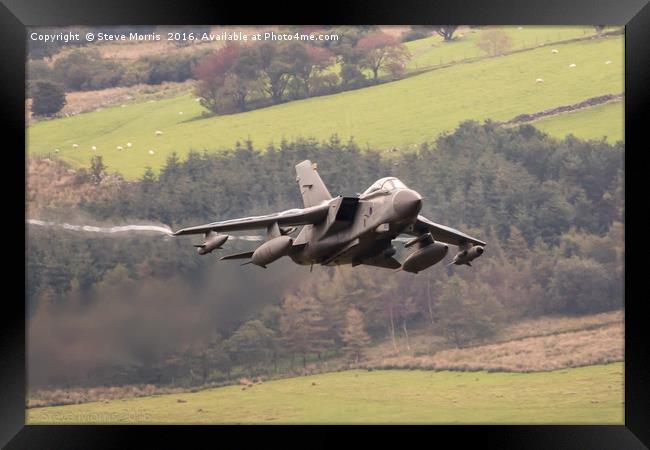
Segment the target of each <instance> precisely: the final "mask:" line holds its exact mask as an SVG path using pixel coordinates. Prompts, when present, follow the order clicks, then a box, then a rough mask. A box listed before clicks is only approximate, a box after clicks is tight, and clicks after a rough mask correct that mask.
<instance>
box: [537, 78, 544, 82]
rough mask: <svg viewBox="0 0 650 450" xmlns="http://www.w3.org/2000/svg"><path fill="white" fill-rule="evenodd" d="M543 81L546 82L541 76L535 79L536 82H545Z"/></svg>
mask: <svg viewBox="0 0 650 450" xmlns="http://www.w3.org/2000/svg"><path fill="white" fill-rule="evenodd" d="M543 82H544V80H542V79H541V78H538V79H536V80H535V83H543Z"/></svg>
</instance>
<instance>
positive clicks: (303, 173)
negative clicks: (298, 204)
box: [296, 159, 332, 208]
mask: <svg viewBox="0 0 650 450" xmlns="http://www.w3.org/2000/svg"><path fill="white" fill-rule="evenodd" d="M296 181H297V182H298V186H299V187H300V195H302V202H303V204H304V206H305V208H308V207H310V206H315V205H318V204H320V203H321V202H322V201H323V200H330V199H331V198H332V195H331V194H330V193H329V191H328V190H327V188H326V187H325V183H323V180H321V178H320V176H319V175H318V172H316V165H315V164H312V163H311V161H309V160H308V159H307V160H305V161H303V162H301V163H300V164H297V165H296Z"/></svg>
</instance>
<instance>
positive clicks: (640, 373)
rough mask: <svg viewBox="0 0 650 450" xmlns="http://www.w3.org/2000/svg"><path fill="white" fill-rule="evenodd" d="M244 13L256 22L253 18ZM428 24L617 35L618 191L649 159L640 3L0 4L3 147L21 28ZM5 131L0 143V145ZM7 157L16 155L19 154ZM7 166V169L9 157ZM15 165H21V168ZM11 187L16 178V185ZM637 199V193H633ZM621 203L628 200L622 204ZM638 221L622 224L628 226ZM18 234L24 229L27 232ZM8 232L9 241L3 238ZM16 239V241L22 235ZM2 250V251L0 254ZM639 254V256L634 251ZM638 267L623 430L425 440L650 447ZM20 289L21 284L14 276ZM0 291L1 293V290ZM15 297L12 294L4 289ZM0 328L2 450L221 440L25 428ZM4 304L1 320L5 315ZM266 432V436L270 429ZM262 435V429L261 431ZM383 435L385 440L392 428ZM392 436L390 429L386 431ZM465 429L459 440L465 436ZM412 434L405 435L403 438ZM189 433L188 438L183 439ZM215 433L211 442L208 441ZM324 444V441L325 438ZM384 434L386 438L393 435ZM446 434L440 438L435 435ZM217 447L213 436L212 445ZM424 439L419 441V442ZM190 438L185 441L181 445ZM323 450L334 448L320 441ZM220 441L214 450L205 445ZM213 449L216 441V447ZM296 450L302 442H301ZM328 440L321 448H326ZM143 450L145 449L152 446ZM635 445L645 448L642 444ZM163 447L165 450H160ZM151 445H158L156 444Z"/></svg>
mask: <svg viewBox="0 0 650 450" xmlns="http://www.w3.org/2000/svg"><path fill="white" fill-rule="evenodd" d="M251 10H254V12H255V14H256V15H255V16H253V15H251ZM291 23H304V24H324V23H325V24H327V23H338V24H368V23H373V24H395V25H398V24H409V25H411V24H426V23H468V24H477V25H481V24H484V25H489V24H536V25H542V24H553V25H557V24H564V25H574V24H576V25H577V24H611V25H625V26H626V32H625V39H626V41H625V113H626V125H625V139H626V146H627V148H628V149H631V150H632V151H626V157H625V162H626V175H627V176H626V182H625V183H626V190H627V193H628V196H629V195H632V196H633V195H634V194H635V193H636V192H639V191H638V190H634V191H631V190H630V185H631V183H632V180H631V177H630V175H635V174H636V172H637V171H638V170H641V167H643V165H642V164H641V161H634V160H637V159H640V158H641V157H642V156H643V152H645V151H647V150H646V147H645V146H642V145H641V142H642V141H641V137H642V131H644V125H645V123H644V120H643V117H644V114H643V113H646V114H647V113H648V104H649V103H650V102H649V100H650V96H649V92H650V90H649V89H648V87H647V86H646V83H647V80H650V76H649V75H650V6H649V5H648V4H647V0H619V1H617V0H571V1H570V2H567V1H566V0H544V1H543V2H535V1H534V0H526V1H523V0H519V1H518V0H498V1H497V0H493V1H492V2H487V1H482V2H476V1H472V0H461V1H458V0H457V1H447V2H445V3H440V2H433V1H431V2H428V3H425V2H422V1H418V0H401V1H399V2H397V1H390V0H374V1H372V2H362V1H356V2H354V3H352V2H346V1H345V0H328V1H327V2H324V3H322V4H316V3H315V2H306V1H303V2H298V1H287V0H276V1H275V2H256V3H255V6H254V8H251V7H250V6H249V5H247V4H244V3H243V2H229V3H225V2H220V3H219V4H215V2H210V1H206V0H201V1H192V2H189V1H187V0H176V1H174V0H161V1H154V0H139V1H137V2H133V1H127V0H113V1H110V2H108V1H103V2H100V1H95V2H92V3H90V2H84V1H83V0H60V1H53V2H47V1H45V0H29V1H20V0H3V4H2V5H0V55H1V59H0V79H1V80H2V83H0V111H1V112H2V118H3V125H4V126H3V127H2V128H3V130H8V131H9V134H10V136H11V137H12V138H14V139H15V140H13V139H12V142H15V143H16V144H20V143H22V144H23V147H24V143H25V129H24V122H23V120H24V108H25V104H24V80H25V45H26V27H27V26H39V25H50V26H52V25H61V26H63V25H81V24H87V25H104V24H115V25H117V24H124V25H134V24H157V25H173V24H250V25H259V24H291ZM6 133H7V132H6V131H5V136H6ZM16 147H18V148H19V147H20V145H17V146H16ZM18 148H15V147H10V146H7V147H6V149H5V151H4V155H3V156H4V158H3V161H4V162H5V166H6V167H10V168H9V170H5V173H7V172H9V173H10V174H11V175H12V176H10V177H7V176H6V175H5V176H4V177H3V178H2V182H3V184H6V186H3V187H4V188H5V189H3V190H2V192H5V193H7V192H8V193H11V194H13V193H14V191H15V190H16V187H17V186H19V185H20V183H21V182H24V181H25V178H24V175H25V174H24V171H23V172H21V171H18V170H11V169H12V168H14V167H16V168H18V167H19V166H20V164H23V165H24V163H25V161H24V156H21V155H20V154H19V152H18ZM7 158H8V159H7ZM23 167H24V166H23ZM14 177H15V179H14ZM639 195H642V193H639ZM2 203H3V206H5V211H7V209H9V210H10V212H11V214H10V215H9V217H11V223H12V224H15V226H13V227H5V230H7V231H8V233H6V234H5V235H6V236H10V238H9V239H7V241H9V243H11V244H13V248H10V249H6V250H5V252H4V254H5V255H6V256H7V258H5V262H7V263H8V264H7V265H6V266H8V267H10V268H12V269H13V270H15V271H16V272H17V274H20V273H21V272H22V273H23V277H24V276H25V274H24V270H25V266H24V265H23V266H21V265H19V264H15V263H14V264H13V266H12V260H11V259H10V258H11V256H10V255H14V254H21V253H22V252H23V250H24V247H23V248H20V246H19V243H18V240H17V239H13V240H12V239H11V237H12V234H13V233H15V230H17V229H20V228H21V227H23V226H25V225H24V224H25V222H24V217H23V216H24V213H25V209H24V208H25V203H24V198H21V197H20V196H18V195H9V196H3V202H2ZM628 205H629V202H628ZM633 217H634V218H636V220H632V218H633ZM639 217H640V215H636V214H635V213H633V212H631V210H630V209H626V233H627V240H628V241H630V242H635V243H636V242H639V243H641V242H643V241H638V240H636V241H635V240H633V239H632V237H631V236H639V235H640V233H637V232H636V231H635V228H636V227H637V225H639V220H640V219H639ZM25 231H26V229H25ZM9 233H12V234H9ZM25 238H26V234H25ZM6 243H7V242H5V244H6ZM626 247H627V248H626V262H628V261H632V258H631V255H633V254H634V253H639V254H641V253H642V249H643V247H644V246H643V245H642V244H641V245H637V246H632V245H630V246H626ZM637 249H638V250H637ZM640 269H642V266H641V265H639V264H635V265H632V264H627V265H626V271H625V287H626V293H627V296H626V302H625V316H626V320H625V336H626V343H625V345H626V351H625V425H621V426H502V427H496V426H471V427H446V426H442V427H437V428H436V429H435V430H431V431H433V433H429V432H428V430H426V431H425V432H426V433H427V437H428V438H429V439H430V441H431V442H432V443H433V444H434V445H435V443H441V442H444V440H442V439H444V438H451V439H454V442H455V445H458V444H461V443H466V442H467V439H468V438H478V439H480V441H479V442H481V444H483V445H485V444H488V445H489V446H492V447H498V448H504V447H505V448H544V449H548V448H572V447H577V448H647V447H646V446H650V420H649V416H648V406H649V405H650V389H649V387H650V386H649V383H648V374H649V373H650V370H649V369H650V351H649V350H650V345H649V344H648V342H647V341H645V342H644V337H645V336H644V334H645V333H644V321H645V320H646V317H647V316H646V315H644V314H643V312H644V311H642V306H641V305H642V302H643V301H644V300H645V299H644V298H643V297H642V296H637V295H635V294H634V293H633V291H632V290H631V289H630V288H631V280H632V274H633V272H634V271H638V270H640ZM19 280H20V277H19V276H14V277H11V281H12V285H13V286H14V287H16V288H17V289H16V291H17V292H19V291H20V290H23V292H24V288H25V285H24V284H23V283H21V282H20V281H19ZM23 280H25V278H23ZM5 292H7V290H6V289H5ZM10 292H12V293H13V291H10ZM5 297H6V299H5V302H4V305H3V306H4V307H5V311H4V314H2V315H0V317H2V326H0V337H1V339H0V355H1V359H0V361H1V363H2V365H1V366H0V367H2V372H1V378H0V381H1V382H0V410H1V411H2V412H1V414H0V444H1V445H5V444H6V443H9V445H8V447H10V448H40V447H47V448H51V447H80V448H92V447H96V446H100V447H124V446H132V445H133V442H134V441H133V439H134V438H135V437H136V436H135V435H136V433H137V435H138V438H139V439H141V438H142V437H144V438H145V439H147V441H146V442H147V443H148V444H149V446H153V445H157V444H162V443H168V442H170V441H169V440H168V439H169V438H170V437H171V436H170V435H171V434H172V433H170V430H173V433H179V434H181V436H180V438H181V439H183V440H182V441H181V442H183V443H185V444H187V443H188V442H194V441H193V439H195V438H196V433H197V432H200V434H201V435H202V437H205V433H206V432H208V433H213V432H215V431H216V432H217V433H220V434H219V435H218V438H220V439H223V434H222V433H223V431H225V430H223V428H221V427H220V428H219V429H216V427H196V426H187V427H169V428H165V427H152V426H146V427H133V426H122V427H116V426H69V425H62V426H26V425H25V389H26V386H25V377H26V369H25V361H26V359H25V317H26V315H25V314H26V313H25V304H24V303H22V304H21V303H19V300H18V298H17V297H18V296H11V295H6V296H5ZM8 306H11V308H10V311H7V307H8ZM274 428H275V427H274ZM267 430H268V428H267ZM386 430H387V429H386V428H382V429H377V428H374V429H373V430H372V431H371V432H372V434H373V435H376V436H377V437H380V438H384V437H387V436H386ZM391 430H395V429H394V428H391ZM395 431H396V430H395ZM468 431H469V432H468ZM410 432H411V431H409V433H410ZM190 433H191V434H190ZM215 434H216V433H215ZM328 434H329V433H328ZM391 434H392V433H391ZM443 435H444V436H443ZM215 437H217V436H215ZM423 437H424V436H423ZM190 439H192V440H190ZM329 439H331V441H329V440H328V441H327V442H328V443H329V442H332V443H336V444H338V443H339V442H340V441H339V440H338V439H337V438H336V437H334V438H329ZM213 442H219V441H216V440H215V441H213ZM222 442H223V441H222ZM303 442H304V441H303ZM325 442H326V441H322V443H325ZM152 444H153V445H152ZM644 444H645V445H644ZM167 445H169V444H167ZM157 446H159V445H157Z"/></svg>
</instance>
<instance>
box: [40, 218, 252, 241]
mask: <svg viewBox="0 0 650 450" xmlns="http://www.w3.org/2000/svg"><path fill="white" fill-rule="evenodd" d="M27 223H28V224H29V225H35V226H39V227H56V228H63V229H65V230H70V231H82V232H88V233H107V234H115V233H127V232H136V233H137V232H152V233H161V234H165V235H167V236H170V235H171V234H172V229H171V228H169V227H167V226H161V225H122V226H114V227H96V226H93V225H72V224H69V223H58V222H47V221H45V220H38V219H28V220H27ZM228 239H229V240H242V241H261V240H263V239H264V237H263V236H232V235H230V236H229V238H228Z"/></svg>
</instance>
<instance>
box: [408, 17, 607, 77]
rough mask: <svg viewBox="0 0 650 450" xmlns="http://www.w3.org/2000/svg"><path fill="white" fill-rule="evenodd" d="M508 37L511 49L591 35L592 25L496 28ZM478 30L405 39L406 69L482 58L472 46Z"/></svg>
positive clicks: (476, 39)
mask: <svg viewBox="0 0 650 450" xmlns="http://www.w3.org/2000/svg"><path fill="white" fill-rule="evenodd" d="M499 28H500V29H502V30H503V31H505V33H506V34H507V35H508V36H509V37H510V39H511V42H512V46H511V48H510V50H511V51H516V50H522V49H526V48H534V47H538V46H539V45H540V44H549V43H552V42H558V41H566V40H570V39H579V38H584V37H590V36H594V35H595V34H596V30H595V28H594V27H567V26H555V27H546V26H524V27H521V29H519V28H520V27H515V26H507V27H499ZM483 31H484V30H482V29H470V30H466V31H460V32H457V33H456V34H455V39H454V40H452V41H450V42H445V41H444V40H443V38H442V36H439V35H437V34H435V35H433V36H431V37H429V38H426V39H418V40H416V41H411V42H407V43H406V44H405V45H406V47H407V48H408V49H409V51H410V52H411V55H412V58H411V61H410V62H409V65H408V68H409V69H422V68H426V67H431V66H437V65H441V64H448V63H450V62H458V61H463V60H466V59H471V58H477V57H484V56H486V53H485V52H483V51H482V50H480V49H478V48H477V47H476V42H477V41H478V39H479V37H480V35H481V33H482V32H483Z"/></svg>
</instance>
